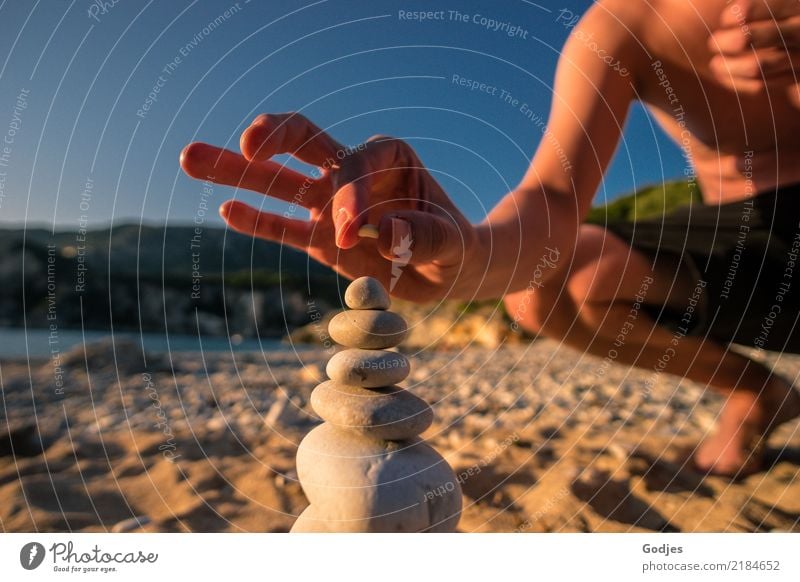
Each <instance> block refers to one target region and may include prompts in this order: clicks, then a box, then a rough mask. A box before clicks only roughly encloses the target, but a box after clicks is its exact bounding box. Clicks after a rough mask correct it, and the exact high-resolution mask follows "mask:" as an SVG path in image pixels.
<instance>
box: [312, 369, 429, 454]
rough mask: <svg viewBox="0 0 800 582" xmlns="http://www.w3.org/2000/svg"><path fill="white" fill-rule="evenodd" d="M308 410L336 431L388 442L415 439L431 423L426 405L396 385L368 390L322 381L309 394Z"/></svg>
mask: <svg viewBox="0 0 800 582" xmlns="http://www.w3.org/2000/svg"><path fill="white" fill-rule="evenodd" d="M311 407H312V408H313V409H314V412H316V413H317V414H318V415H319V416H321V417H322V419H323V420H325V421H327V422H329V423H331V424H333V425H335V426H337V427H339V428H343V429H349V430H352V431H356V432H357V433H361V434H363V435H366V436H369V437H372V438H377V439H384V440H392V441H396V440H403V439H410V438H412V437H415V436H417V435H419V434H421V433H423V432H425V430H427V428H428V427H429V426H430V425H431V423H432V422H433V410H431V407H430V406H428V403H427V402H425V401H424V400H422V399H421V398H418V397H417V396H414V394H412V393H411V392H409V391H408V390H403V389H402V388H399V387H398V386H387V387H384V388H372V389H370V388H361V387H359V386H347V385H345V384H338V383H336V382H333V381H329V382H323V383H322V384H320V385H319V386H317V387H316V388H315V389H314V392H312V393H311Z"/></svg>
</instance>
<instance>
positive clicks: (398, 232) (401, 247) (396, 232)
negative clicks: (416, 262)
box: [391, 218, 412, 257]
mask: <svg viewBox="0 0 800 582" xmlns="http://www.w3.org/2000/svg"><path fill="white" fill-rule="evenodd" d="M391 220H392V254H393V255H395V256H397V257H404V256H406V255H408V254H409V253H410V252H411V242H412V241H411V225H410V224H409V223H408V221H407V220H403V219H402V218H392V219H391Z"/></svg>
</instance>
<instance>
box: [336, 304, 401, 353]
mask: <svg viewBox="0 0 800 582" xmlns="http://www.w3.org/2000/svg"><path fill="white" fill-rule="evenodd" d="M407 333H408V327H407V326H406V322H405V320H404V319H403V318H402V317H400V316H399V315H397V314H396V313H392V312H391V311H379V310H374V309H370V310H364V311H359V310H350V311H343V312H341V313H338V314H336V315H335V316H334V317H333V319H331V321H330V323H329V324H328V334H330V336H331V338H333V341H335V342H336V343H338V344H341V345H343V346H347V347H348V348H364V349H370V350H379V349H384V348H392V347H394V346H396V345H398V344H400V342H402V341H403V340H404V339H405V337H406V334H407Z"/></svg>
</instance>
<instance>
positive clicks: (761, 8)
mask: <svg viewBox="0 0 800 582" xmlns="http://www.w3.org/2000/svg"><path fill="white" fill-rule="evenodd" d="M709 47H710V48H711V50H712V52H713V53H715V56H714V57H713V58H712V60H711V69H712V71H713V72H714V73H715V74H716V75H717V76H718V77H719V78H720V79H721V80H723V81H724V82H726V83H727V84H730V85H733V86H734V87H735V88H736V89H738V90H743V91H758V90H761V89H763V88H764V86H765V85H766V86H770V87H776V86H777V87H781V86H787V87H788V86H794V85H796V84H797V78H796V76H795V73H794V70H795V68H797V67H800V2H798V1H797V0H734V1H733V2H731V3H730V5H729V6H726V8H725V9H724V10H723V12H722V16H721V19H720V24H719V28H718V29H717V30H715V31H713V34H712V36H711V37H710V38H709Z"/></svg>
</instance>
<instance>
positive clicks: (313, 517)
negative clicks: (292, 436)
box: [292, 423, 461, 532]
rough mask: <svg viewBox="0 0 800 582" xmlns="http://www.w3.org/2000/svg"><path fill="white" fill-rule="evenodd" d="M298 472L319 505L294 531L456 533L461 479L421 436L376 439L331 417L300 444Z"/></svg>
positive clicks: (311, 499) (305, 514) (312, 503)
mask: <svg viewBox="0 0 800 582" xmlns="http://www.w3.org/2000/svg"><path fill="white" fill-rule="evenodd" d="M297 475H298V478H299V479H300V483H301V485H302V487H303V491H304V492H305V494H306V497H308V500H309V502H310V503H311V505H310V506H309V508H307V509H306V511H305V512H303V514H302V517H301V519H300V520H298V522H299V523H298V524H297V527H296V528H293V529H292V531H305V532H325V531H334V532H423V531H430V532H451V531H455V529H456V526H457V525H458V520H459V517H460V514H461V487H460V485H459V483H458V479H457V478H456V476H455V474H454V473H453V470H452V469H451V468H450V466H449V465H448V464H447V461H445V460H444V459H443V458H442V456H441V455H440V454H439V453H437V452H436V451H435V450H433V449H432V448H431V447H430V446H428V445H427V444H426V443H425V442H424V441H422V440H420V439H418V438H415V439H411V440H408V441H383V440H379V439H370V438H367V437H365V436H364V435H361V434H358V433H356V432H353V431H348V430H342V429H340V428H337V427H335V426H333V425H332V424H329V423H325V424H323V425H320V426H318V427H317V428H315V429H314V430H312V431H311V432H310V433H308V435H306V437H305V438H304V439H303V441H302V442H301V443H300V447H299V448H298V451H297ZM312 508H313V509H312Z"/></svg>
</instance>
